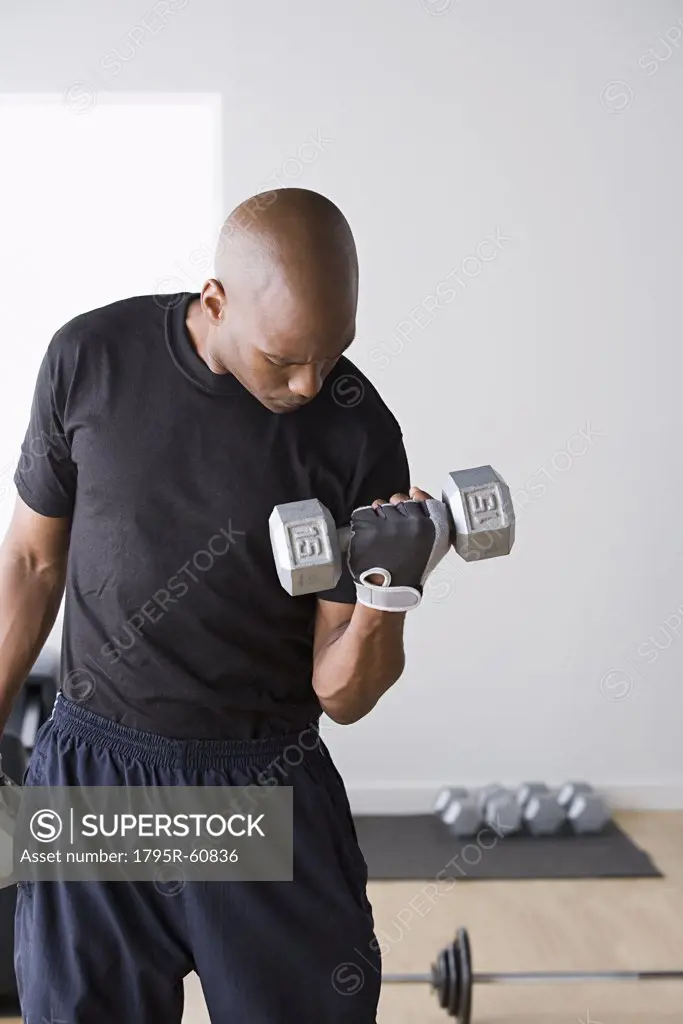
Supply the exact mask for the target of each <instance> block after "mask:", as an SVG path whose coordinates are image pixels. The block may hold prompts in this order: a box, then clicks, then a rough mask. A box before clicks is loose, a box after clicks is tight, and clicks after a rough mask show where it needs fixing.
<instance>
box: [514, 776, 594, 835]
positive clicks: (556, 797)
mask: <svg viewBox="0 0 683 1024" xmlns="http://www.w3.org/2000/svg"><path fill="white" fill-rule="evenodd" d="M517 800H518V803H519V805H520V807H521V809H522V820H523V822H524V824H525V825H526V827H527V829H528V830H529V832H531V834H532V835H536V836H548V835H555V834H556V833H558V832H560V831H561V830H562V829H563V828H564V826H565V825H569V827H570V828H571V830H572V832H574V833H576V834H577V835H583V834H591V833H596V832H601V831H602V829H603V828H604V827H605V825H606V824H607V823H608V821H609V820H610V818H611V814H610V811H609V808H608V806H607V804H606V803H605V801H604V800H603V799H602V797H600V796H598V794H597V793H596V792H595V791H594V789H593V787H592V786H591V785H589V783H587V782H567V783H565V784H564V786H561V787H560V789H559V790H554V791H553V790H551V789H549V788H548V786H546V785H545V783H543V782H525V783H522V785H521V786H519V788H518V790H517Z"/></svg>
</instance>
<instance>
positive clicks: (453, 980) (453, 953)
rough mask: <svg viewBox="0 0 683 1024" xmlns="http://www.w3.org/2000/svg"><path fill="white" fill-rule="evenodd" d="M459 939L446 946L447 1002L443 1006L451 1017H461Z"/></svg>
mask: <svg viewBox="0 0 683 1024" xmlns="http://www.w3.org/2000/svg"><path fill="white" fill-rule="evenodd" d="M458 959H459V957H458V939H457V938H456V939H455V940H454V941H453V942H451V944H450V945H449V946H448V947H447V948H446V985H445V988H446V1002H445V1003H442V1006H443V1007H444V1009H445V1010H446V1011H447V1013H448V1016H449V1017H456V1018H457V1019H460V968H459V965H458Z"/></svg>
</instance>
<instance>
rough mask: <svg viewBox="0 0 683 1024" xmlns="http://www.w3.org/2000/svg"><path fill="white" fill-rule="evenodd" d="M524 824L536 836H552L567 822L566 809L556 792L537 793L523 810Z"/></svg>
mask: <svg viewBox="0 0 683 1024" xmlns="http://www.w3.org/2000/svg"><path fill="white" fill-rule="evenodd" d="M522 817H523V820H524V824H525V825H526V827H527V828H528V829H529V831H530V832H531V834H532V835H534V836H552V835H554V834H555V833H556V832H559V831H560V829H561V828H562V826H563V825H564V822H565V810H564V807H561V806H560V804H559V803H558V802H557V794H555V793H536V794H535V795H534V796H532V797H530V798H529V800H528V801H527V803H526V806H525V807H524V810H523V811H522Z"/></svg>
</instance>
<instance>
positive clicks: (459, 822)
mask: <svg viewBox="0 0 683 1024" xmlns="http://www.w3.org/2000/svg"><path fill="white" fill-rule="evenodd" d="M434 813H435V814H436V815H437V816H438V817H439V818H440V819H441V821H442V822H443V824H444V825H445V826H446V827H447V828H448V831H449V832H450V833H451V835H454V836H457V837H458V838H463V839H464V838H466V837H468V836H473V835H475V834H476V833H477V832H478V831H479V830H480V829H482V828H485V827H487V826H488V827H490V828H492V829H494V830H495V831H496V832H497V833H498V834H499V835H510V834H512V833H513V832H517V831H518V830H519V828H520V826H521V822H522V812H521V808H520V806H519V804H518V803H517V800H516V798H515V794H514V793H512V792H511V791H510V790H509V789H506V788H505V787H504V786H501V785H500V784H499V783H494V784H492V785H490V786H484V787H483V788H482V789H479V790H473V791H471V792H470V791H469V790H467V789H457V788H453V789H443V790H441V791H440V792H439V794H438V796H437V798H436V801H435V804H434Z"/></svg>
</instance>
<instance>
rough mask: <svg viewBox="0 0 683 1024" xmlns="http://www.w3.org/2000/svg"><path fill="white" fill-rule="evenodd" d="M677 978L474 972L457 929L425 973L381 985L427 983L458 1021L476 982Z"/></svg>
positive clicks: (468, 1011) (680, 975) (464, 1023)
mask: <svg viewBox="0 0 683 1024" xmlns="http://www.w3.org/2000/svg"><path fill="white" fill-rule="evenodd" d="M672 980H675V981H681V980H683V970H680V971H514V972H500V971H498V972H494V973H486V974H475V973H474V971H473V969H472V947H471V945H470V938H469V934H468V932H467V929H466V928H459V929H458V932H457V934H456V936H455V939H454V940H453V942H452V943H451V944H450V945H449V946H446V948H445V949H444V950H442V951H441V953H439V956H438V957H437V960H436V963H435V964H434V965H433V966H432V969H431V972H430V973H429V974H383V976H382V982H383V983H384V984H387V983H388V984H421V985H425V984H426V985H430V986H431V988H432V991H433V992H434V993H435V995H436V997H437V999H438V1000H439V1006H441V1008H442V1009H444V1010H446V1012H447V1014H448V1016H449V1017H455V1018H456V1020H458V1021H460V1024H470V1021H471V1018H472V988H473V986H474V985H475V984H477V985H514V984H528V983H532V984H533V983H536V984H540V985H544V984H552V983H556V982H593V981H605V982H613V981H672Z"/></svg>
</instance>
